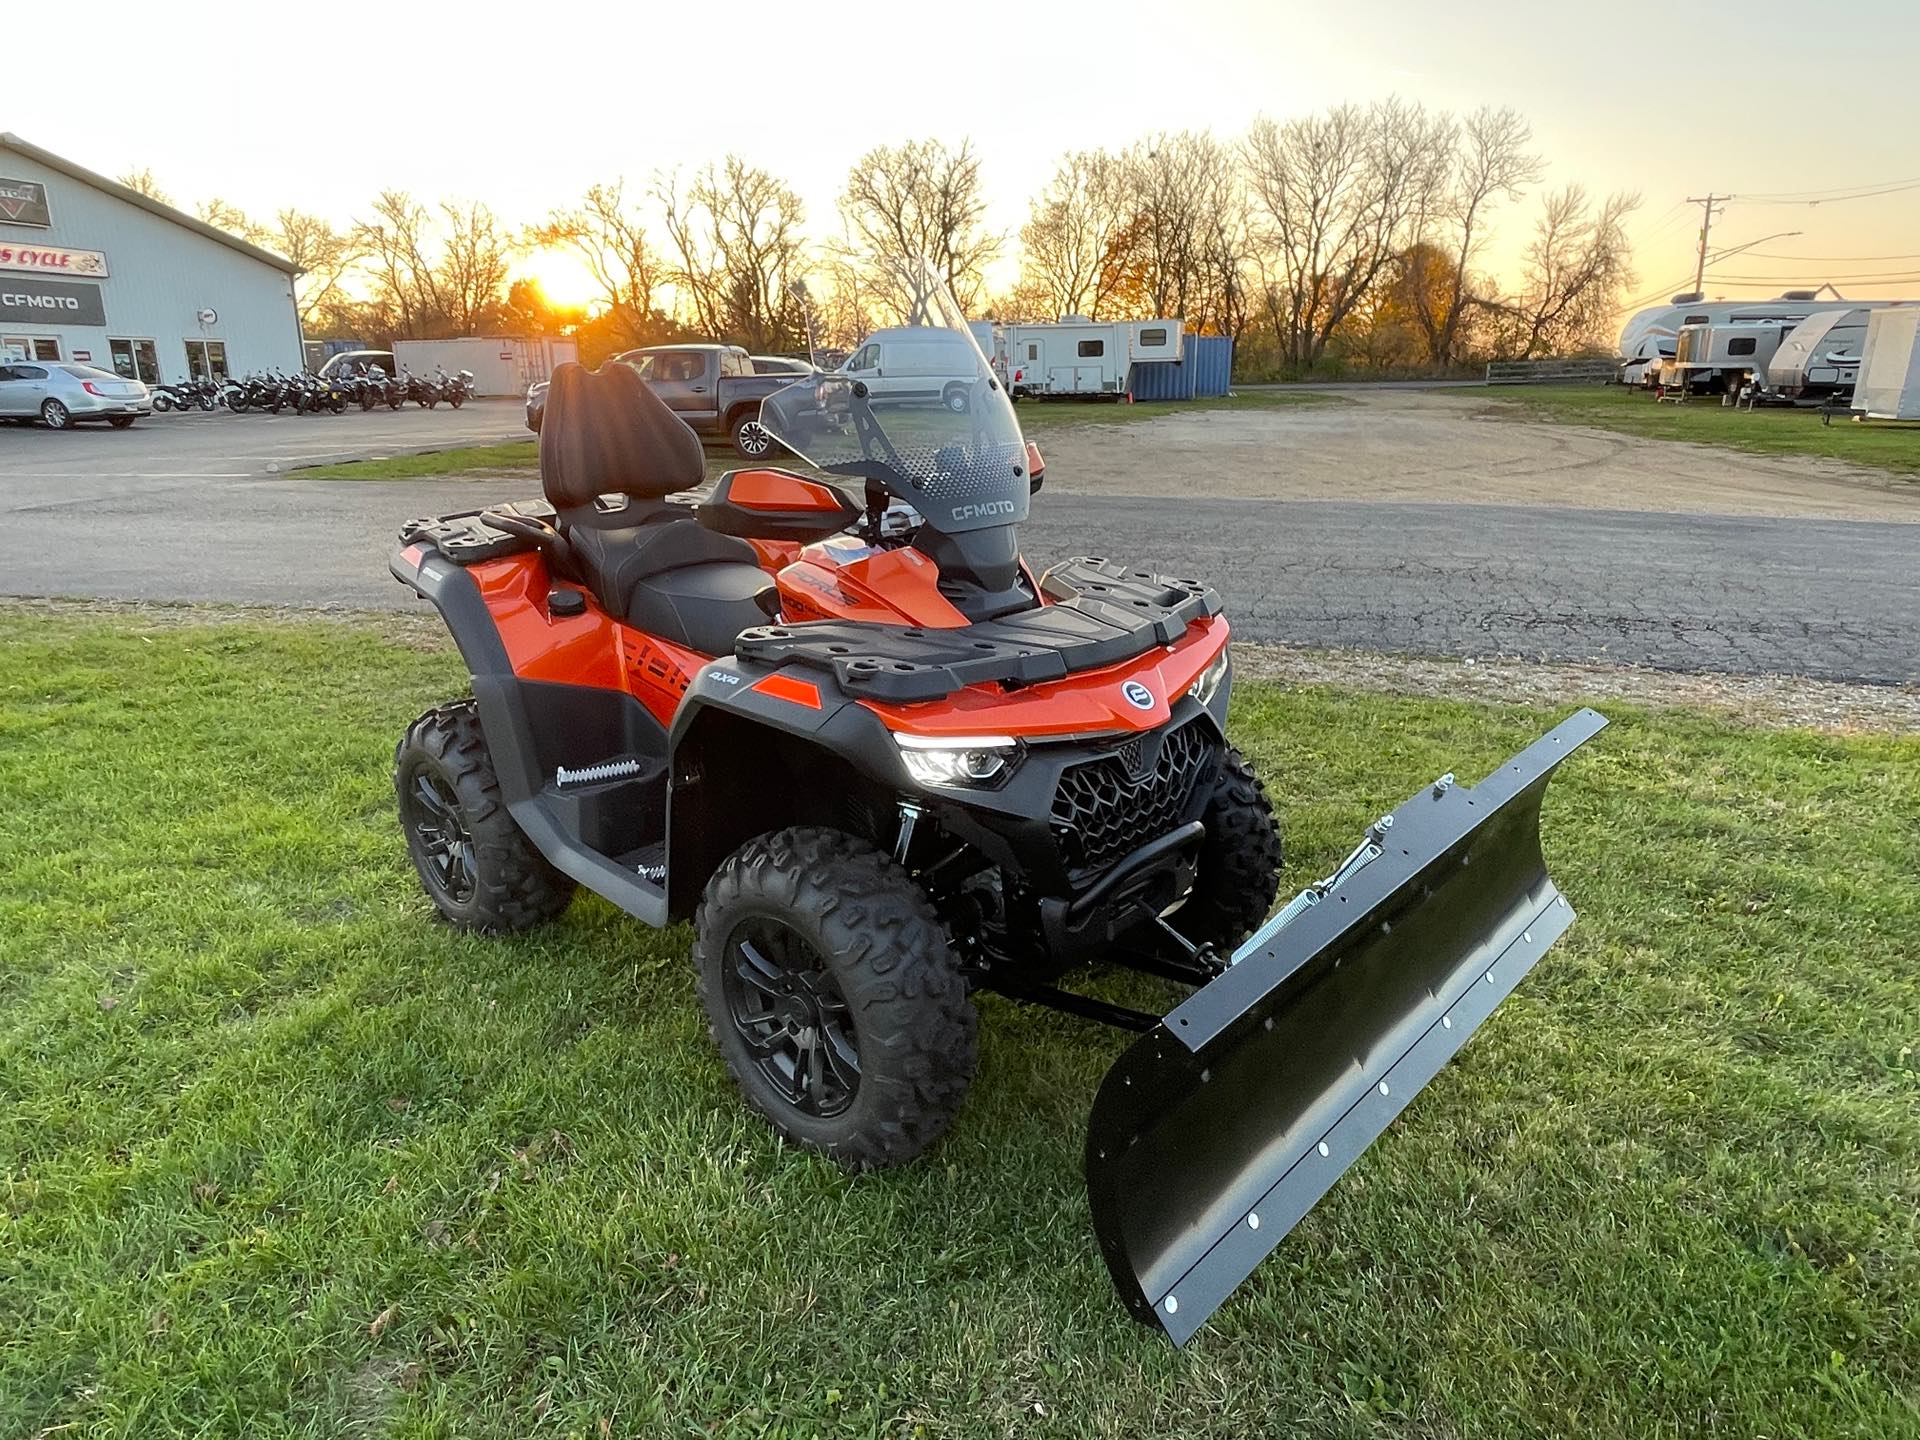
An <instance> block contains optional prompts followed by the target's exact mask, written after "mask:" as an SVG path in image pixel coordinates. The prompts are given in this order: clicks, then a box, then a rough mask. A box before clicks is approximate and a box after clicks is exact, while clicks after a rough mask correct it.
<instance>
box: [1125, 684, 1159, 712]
mask: <svg viewBox="0 0 1920 1440" xmlns="http://www.w3.org/2000/svg"><path fill="white" fill-rule="evenodd" d="M1120 693H1121V694H1122V695H1124V696H1126V697H1127V703H1128V704H1129V705H1131V706H1133V708H1134V709H1136V710H1151V709H1153V691H1151V690H1149V689H1148V688H1147V687H1146V686H1144V685H1142V684H1141V683H1140V682H1139V681H1138V680H1129V681H1127V683H1126V684H1124V685H1122V686H1121V687H1120Z"/></svg>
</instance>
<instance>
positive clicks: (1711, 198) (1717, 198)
mask: <svg viewBox="0 0 1920 1440" xmlns="http://www.w3.org/2000/svg"><path fill="white" fill-rule="evenodd" d="M1730 198H1731V197H1730V196H1726V195H1715V194H1714V193H1713V192H1712V191H1711V190H1709V191H1708V192H1707V193H1706V194H1705V195H1704V196H1699V195H1689V196H1688V197H1687V204H1689V205H1700V206H1704V207H1705V208H1704V209H1702V211H1701V212H1700V258H1699V260H1698V262H1697V263H1696V264H1695V265H1694V267H1693V290H1694V293H1695V294H1696V295H1702V294H1705V293H1706V283H1707V234H1708V232H1709V231H1711V230H1712V229H1713V217H1714V216H1715V215H1718V214H1719V213H1720V212H1721V211H1722V210H1724V209H1726V208H1727V204H1726V202H1727V201H1728V200H1729V199H1730Z"/></svg>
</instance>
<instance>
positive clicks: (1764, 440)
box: [1449, 385, 1920, 475]
mask: <svg viewBox="0 0 1920 1440" xmlns="http://www.w3.org/2000/svg"><path fill="white" fill-rule="evenodd" d="M1449 393H1451V394H1455V395H1479V396H1484V397H1486V398H1487V399H1489V400H1504V401H1508V402H1511V403H1512V404H1513V405H1514V406H1516V407H1518V410H1519V412H1521V413H1523V414H1524V416H1525V418H1527V419H1529V420H1536V419H1537V420H1557V421H1560V422H1561V423H1563V424H1568V425H1593V426H1597V427H1599V428H1600V429H1603V430H1619V431H1622V432H1623V433H1625V434H1628V435H1641V436H1645V437H1648V438H1650V439H1654V440H1692V441H1694V442H1696V443H1698V444H1702V445H1720V446H1725V447H1727V448H1728V449H1733V450H1747V451H1751V452H1752V453H1754V454H1756V455H1776V456H1781V455H1814V456H1818V457H1819V458H1821V459H1823V460H1847V461H1851V462H1852V463H1853V464H1855V465H1871V466H1874V467H1876V468H1878V469H1882V470H1891V471H1894V472H1895V473H1896V474H1900V475H1920V430H1915V429H1913V428H1911V427H1901V426H1887V425H1865V424H1861V425H1856V424H1854V423H1852V422H1851V421H1849V420H1847V419H1846V418H1845V417H1844V416H1836V417H1834V421H1833V424H1831V425H1822V424H1821V423H1820V416H1819V415H1818V414H1817V413H1815V412H1814V411H1811V410H1787V409H1761V410H1734V409H1731V408H1729V407H1724V406H1722V405H1721V404H1720V398H1719V397H1718V396H1717V395H1710V396H1704V397H1700V398H1696V399H1693V400H1689V401H1688V402H1687V403H1686V404H1684V405H1662V404H1659V403H1658V402H1656V401H1655V400H1654V398H1653V396H1652V394H1651V393H1649V392H1648V391H1645V390H1636V389H1629V388H1628V387H1626V386H1623V385H1485V386H1476V387H1473V388H1471V389H1460V390H1454V391H1451V392H1449Z"/></svg>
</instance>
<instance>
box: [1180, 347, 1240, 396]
mask: <svg viewBox="0 0 1920 1440" xmlns="http://www.w3.org/2000/svg"><path fill="white" fill-rule="evenodd" d="M1181 355H1182V358H1181V368H1182V369H1191V370H1192V371H1193V393H1194V395H1195V397H1197V398H1198V399H1201V400H1205V399H1209V398H1211V397H1213V396H1216V395H1224V394H1226V393H1227V392H1228V391H1229V390H1231V389H1232V388H1233V337H1232V336H1231V335H1189V336H1188V337H1187V344H1186V346H1185V348H1184V349H1183V351H1182V352H1181Z"/></svg>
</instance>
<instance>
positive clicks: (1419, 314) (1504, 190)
mask: <svg viewBox="0 0 1920 1440" xmlns="http://www.w3.org/2000/svg"><path fill="white" fill-rule="evenodd" d="M1532 141H1533V128H1532V127H1531V126H1530V125H1528V124H1527V122H1526V120H1525V119H1523V118H1522V117H1521V116H1520V115H1519V114H1518V113H1517V112H1515V111H1513V110H1508V109H1499V110H1496V109H1494V108H1492V107H1491V106H1482V107H1481V108H1480V109H1478V110H1476V111H1474V112H1473V114H1471V115H1469V116H1468V117H1467V118H1466V120H1465V121H1463V122H1462V123H1461V124H1460V126H1459V130H1458V133H1457V136H1456V137H1455V140H1454V146H1453V157H1452V165H1451V173H1450V175H1449V177H1448V182H1447V189H1446V192H1445V194H1444V195H1443V196H1442V197H1441V200H1440V202H1439V204H1438V205H1437V207H1436V213H1435V215H1434V217H1433V221H1432V224H1431V225H1430V227H1429V233H1428V235H1427V236H1426V237H1425V238H1426V240H1427V241H1428V243H1429V244H1430V245H1431V247H1432V251H1433V257H1434V258H1439V259H1443V260H1444V261H1445V262H1446V266H1445V268H1444V269H1442V268H1437V267H1433V266H1429V267H1428V269H1429V270H1430V271H1431V274H1430V275H1429V276H1428V277H1427V280H1428V281H1429V282H1430V281H1431V280H1432V279H1434V278H1437V277H1442V276H1443V277H1444V280H1445V283H1444V284H1442V285H1435V284H1432V283H1421V284H1417V285H1415V286H1414V287H1413V288H1412V290H1411V291H1410V292H1409V293H1410V294H1411V295H1412V297H1413V298H1414V300H1415V302H1416V303H1415V307H1414V313H1413V318H1414V320H1415V322H1416V323H1417V324H1418V325H1419V327H1420V331H1421V335H1422V337H1423V338H1424V339H1425V341H1426V346H1427V359H1428V360H1429V361H1430V362H1431V363H1433V364H1435V365H1451V364H1453V363H1454V361H1455V360H1456V359H1457V358H1458V351H1459V345H1460V338H1461V322H1462V321H1463V320H1464V319H1465V318H1466V314H1467V311H1468V308H1469V304H1470V302H1471V300H1472V299H1473V297H1472V296H1471V295H1470V294H1469V293H1468V285H1469V283H1470V281H1469V276H1470V274H1471V271H1472V267H1473V262H1474V259H1475V257H1476V256H1477V255H1478V253H1479V251H1480V249H1481V247H1482V246H1483V245H1484V244H1485V243H1486V239H1487V222H1488V219H1489V218H1490V215H1491V212H1492V211H1493V209H1494V207H1495V206H1497V205H1498V204H1499V202H1500V200H1501V199H1503V198H1504V199H1507V200H1513V199H1517V198H1518V197H1519V194H1520V191H1521V189H1522V187H1524V186H1527V185H1531V184H1533V183H1534V182H1535V181H1536V180H1538V179H1539V178H1540V157H1539V156H1538V155H1535V154H1533V153H1532V152H1531V151H1530V150H1529V149H1528V148H1527V147H1528V146H1529V145H1530V144H1531V143H1532Z"/></svg>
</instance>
